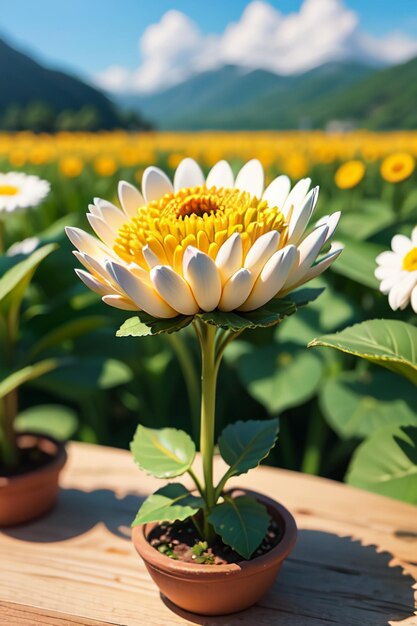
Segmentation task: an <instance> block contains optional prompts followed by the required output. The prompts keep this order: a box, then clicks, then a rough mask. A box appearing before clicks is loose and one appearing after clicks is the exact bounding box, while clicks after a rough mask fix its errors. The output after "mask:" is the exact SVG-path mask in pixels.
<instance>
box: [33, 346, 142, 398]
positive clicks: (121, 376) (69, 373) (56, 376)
mask: <svg viewBox="0 0 417 626" xmlns="http://www.w3.org/2000/svg"><path fill="white" fill-rule="evenodd" d="M132 378H133V372H132V370H131V368H130V367H129V366H128V365H126V363H123V362H122V361H118V360H116V359H104V358H100V357H81V356H78V358H77V359H76V360H73V361H71V362H70V363H68V365H66V366H65V367H61V368H59V369H58V370H56V371H54V372H51V373H49V374H47V375H46V376H43V377H42V378H41V379H40V380H39V381H37V382H36V386H37V387H41V388H42V389H46V390H47V391H50V392H51V393H54V394H57V395H59V396H61V397H63V398H67V399H68V400H82V399H84V398H85V397H86V396H88V395H91V394H94V393H97V391H99V390H102V389H112V388H114V387H118V386H119V385H123V384H126V383H128V382H130V381H131V380H132ZM74 389H76V390H77V393H76V394H74Z"/></svg>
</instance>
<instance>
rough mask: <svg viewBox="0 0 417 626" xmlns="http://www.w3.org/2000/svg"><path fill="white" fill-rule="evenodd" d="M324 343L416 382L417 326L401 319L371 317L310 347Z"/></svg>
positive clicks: (321, 339) (319, 339)
mask: <svg viewBox="0 0 417 626" xmlns="http://www.w3.org/2000/svg"><path fill="white" fill-rule="evenodd" d="M315 346H324V347H329V348H336V349H337V350H340V351H342V352H347V353H348V354H353V355H354V356H358V357H360V358H362V359H367V360H368V361H371V362H372V363H376V364H377V365H382V366H383V367H386V368H388V369H390V370H392V371H393V372H396V373H397V374H400V375H401V376H405V377H406V378H408V379H409V380H411V382H412V383H414V384H415V385H417V328H415V327H414V326H412V325H411V324H407V323H406V322H401V321H399V320H368V321H366V322H362V323H360V324H355V325H354V326H351V327H349V328H346V329H345V330H342V331H341V332H340V333H335V334H332V335H324V336H323V337H319V338H318V339H314V340H313V341H311V342H310V343H309V346H308V347H309V348H310V347H311V348H312V347H315Z"/></svg>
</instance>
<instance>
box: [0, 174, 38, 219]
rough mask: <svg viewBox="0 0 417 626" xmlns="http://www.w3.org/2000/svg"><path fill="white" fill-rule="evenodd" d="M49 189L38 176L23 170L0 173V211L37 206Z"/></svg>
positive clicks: (9, 211) (10, 211)
mask: <svg viewBox="0 0 417 626" xmlns="http://www.w3.org/2000/svg"><path fill="white" fill-rule="evenodd" d="M49 189H50V185H49V183H48V182H47V181H46V180H41V179H40V178H38V176H28V175H27V174H23V172H7V173H6V174H2V173H0V213H2V212H6V213H12V212H13V211H18V210H20V209H25V208H28V207H34V206H37V205H38V204H40V203H41V202H42V201H43V200H44V199H45V198H46V196H47V195H48V193H49Z"/></svg>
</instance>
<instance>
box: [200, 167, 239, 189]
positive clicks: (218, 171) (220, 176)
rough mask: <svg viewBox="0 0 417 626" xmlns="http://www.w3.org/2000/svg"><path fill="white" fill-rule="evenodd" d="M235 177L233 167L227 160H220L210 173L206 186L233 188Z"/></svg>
mask: <svg viewBox="0 0 417 626" xmlns="http://www.w3.org/2000/svg"><path fill="white" fill-rule="evenodd" d="M234 184H235V179H234V176H233V172H232V168H231V167H230V165H229V163H228V162H227V161H224V160H223V161H218V163H216V164H215V165H213V167H212V168H211V170H210V171H209V173H208V176H207V180H206V187H207V189H210V188H211V187H217V189H221V188H222V187H223V188H224V189H233V187H234Z"/></svg>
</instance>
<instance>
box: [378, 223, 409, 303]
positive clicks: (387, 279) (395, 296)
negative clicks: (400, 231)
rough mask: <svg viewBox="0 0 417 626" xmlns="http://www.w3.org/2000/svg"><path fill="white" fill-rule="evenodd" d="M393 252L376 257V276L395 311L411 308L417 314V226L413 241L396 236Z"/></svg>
mask: <svg viewBox="0 0 417 626" xmlns="http://www.w3.org/2000/svg"><path fill="white" fill-rule="evenodd" d="M391 248H392V252H391V251H386V252H382V253H381V254H379V255H378V256H377V257H376V262H377V263H378V267H377V268H376V270H375V276H376V278H378V280H380V281H381V284H380V286H379V288H380V290H381V291H382V293H384V294H388V302H389V305H390V307H391V309H392V310H393V311H396V310H397V309H405V307H406V306H408V304H410V302H411V306H412V308H413V310H414V311H415V313H417V226H416V227H415V228H414V230H413V232H412V233H411V239H409V238H408V237H406V236H405V235H395V236H394V237H393V238H392V241H391Z"/></svg>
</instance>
